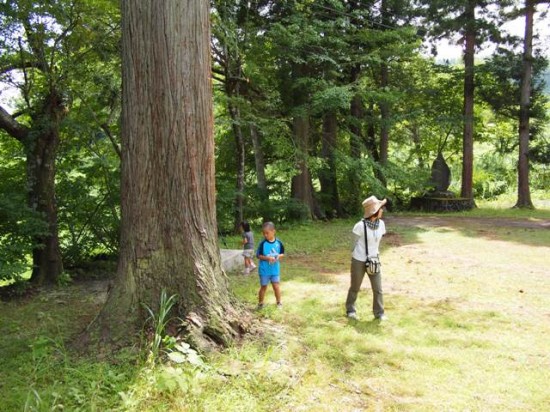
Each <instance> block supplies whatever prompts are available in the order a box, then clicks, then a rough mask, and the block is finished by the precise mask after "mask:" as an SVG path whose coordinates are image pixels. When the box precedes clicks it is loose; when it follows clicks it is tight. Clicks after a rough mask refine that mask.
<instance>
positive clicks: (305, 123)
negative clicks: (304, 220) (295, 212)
mask: <svg viewBox="0 0 550 412" xmlns="http://www.w3.org/2000/svg"><path fill="white" fill-rule="evenodd" d="M293 133H294V138H295V141H296V144H297V146H298V152H297V156H298V159H297V165H296V166H297V167H298V174H297V175H296V176H293V177H292V182H291V197H292V198H293V199H295V200H298V201H299V202H300V203H302V204H303V205H304V206H305V207H306V208H307V214H308V216H309V217H311V218H312V219H317V218H323V217H324V216H323V214H322V212H321V209H320V207H319V204H318V203H317V199H316V198H315V196H314V191H313V183H312V181H311V173H310V172H309V167H308V165H307V158H308V151H309V118H308V117H306V116H300V117H295V118H294V121H293ZM295 217H296V218H301V217H302V216H295Z"/></svg>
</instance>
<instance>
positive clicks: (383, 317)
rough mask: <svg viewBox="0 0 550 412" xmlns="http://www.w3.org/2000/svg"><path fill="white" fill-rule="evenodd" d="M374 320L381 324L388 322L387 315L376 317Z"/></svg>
mask: <svg viewBox="0 0 550 412" xmlns="http://www.w3.org/2000/svg"><path fill="white" fill-rule="evenodd" d="M374 320H378V321H380V322H385V321H387V320H388V317H387V316H386V315H380V316H375V317H374Z"/></svg>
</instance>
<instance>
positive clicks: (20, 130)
mask: <svg viewBox="0 0 550 412" xmlns="http://www.w3.org/2000/svg"><path fill="white" fill-rule="evenodd" d="M0 129H3V130H5V131H6V132H7V133H8V134H9V135H10V136H12V137H14V138H16V139H17V140H19V141H20V142H21V141H23V139H25V138H26V137H27V135H28V134H29V128H28V127H27V126H25V125H23V124H21V123H19V122H18V121H17V120H15V119H14V118H13V116H12V115H10V114H9V113H8V112H7V111H6V110H5V109H4V108H3V107H2V106H0Z"/></svg>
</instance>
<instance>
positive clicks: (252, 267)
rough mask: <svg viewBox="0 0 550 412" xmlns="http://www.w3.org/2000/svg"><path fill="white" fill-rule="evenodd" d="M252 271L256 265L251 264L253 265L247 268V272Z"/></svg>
mask: <svg viewBox="0 0 550 412" xmlns="http://www.w3.org/2000/svg"><path fill="white" fill-rule="evenodd" d="M254 269H256V265H255V264H254V263H253V264H252V265H251V266H250V267H249V270H250V272H252V271H253V270H254Z"/></svg>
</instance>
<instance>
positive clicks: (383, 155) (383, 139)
mask: <svg viewBox="0 0 550 412" xmlns="http://www.w3.org/2000/svg"><path fill="white" fill-rule="evenodd" d="M384 3H385V2H384ZM380 72H381V74H380V86H381V87H382V89H385V88H386V87H387V86H388V83H389V73H388V65H387V64H386V63H382V67H381V70H380ZM389 121H390V106H389V104H388V102H386V101H382V102H381V103H380V151H379V153H380V165H381V166H385V165H386V164H387V163H388V147H389V142H390V126H389ZM377 177H378V179H379V180H380V181H381V182H382V184H383V185H384V186H386V185H387V181H386V176H384V173H383V172H382V171H381V170H379V171H378V173H377Z"/></svg>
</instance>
